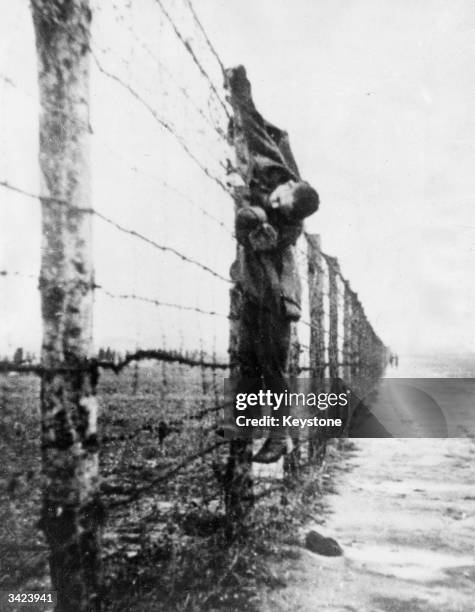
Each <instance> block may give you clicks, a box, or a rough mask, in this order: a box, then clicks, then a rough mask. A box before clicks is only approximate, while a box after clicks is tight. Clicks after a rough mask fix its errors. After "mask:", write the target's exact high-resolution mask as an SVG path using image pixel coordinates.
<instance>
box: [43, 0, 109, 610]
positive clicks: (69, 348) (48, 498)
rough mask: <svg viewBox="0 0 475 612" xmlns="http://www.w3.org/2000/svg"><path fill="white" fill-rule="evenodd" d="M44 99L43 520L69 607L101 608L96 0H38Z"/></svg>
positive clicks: (55, 578) (61, 596) (63, 606)
mask: <svg viewBox="0 0 475 612" xmlns="http://www.w3.org/2000/svg"><path fill="white" fill-rule="evenodd" d="M32 12H33V22H34V28H35V35H36V48H37V55H38V81H39V93H40V102H41V114H40V134H39V137H40V157H39V161H40V170H41V194H42V196H43V197H42V198H41V209H42V232H43V243H42V259H41V278H40V288H41V305H42V317H43V342H42V354H41V360H42V367H43V368H44V371H43V375H42V385H41V411H42V462H43V474H44V490H43V510H42V518H41V525H42V529H43V531H44V532H45V535H46V540H47V542H48V545H49V548H50V557H49V562H50V569H51V580H52V586H53V589H54V590H56V591H57V592H58V603H57V608H56V609H57V610H58V611H60V612H65V611H74V612H91V611H92V610H95V611H97V610H99V609H100V608H101V602H100V588H101V561H100V529H99V525H100V519H101V506H100V502H99V497H98V478H99V468H98V441H97V433H96V428H97V403H96V398H95V384H96V379H97V372H96V371H95V370H94V369H91V367H90V362H89V358H90V351H91V340H92V305H93V284H94V277H93V266H92V240H91V214H90V208H91V186H90V165H89V140H90V133H89V63H90V47H89V39H90V21H91V12H90V8H89V2H88V0H32Z"/></svg>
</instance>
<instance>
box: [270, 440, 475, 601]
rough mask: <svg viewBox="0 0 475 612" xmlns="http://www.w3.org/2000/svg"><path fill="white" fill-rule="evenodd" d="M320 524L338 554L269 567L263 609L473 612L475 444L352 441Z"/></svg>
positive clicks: (304, 556)
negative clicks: (271, 577)
mask: <svg viewBox="0 0 475 612" xmlns="http://www.w3.org/2000/svg"><path fill="white" fill-rule="evenodd" d="M354 442H355V450H354V451H351V452H349V453H348V452H347V453H343V455H342V459H341V460H342V461H343V466H342V468H343V469H341V470H340V469H338V473H337V474H336V478H335V487H336V493H335V494H331V495H328V497H327V502H328V504H329V508H330V512H329V514H328V515H327V516H326V517H325V522H324V525H323V526H322V525H319V524H315V525H312V524H308V525H307V529H310V528H315V529H316V530H317V531H319V532H320V533H323V534H324V535H328V536H331V537H334V538H335V539H336V540H337V541H338V542H339V543H340V545H341V546H342V547H343V549H344V556H343V557H336V558H327V557H322V556H319V555H316V554H313V553H311V552H309V551H307V550H303V551H302V555H301V558H300V559H299V560H297V561H285V562H283V563H282V564H277V566H276V567H275V570H276V572H278V573H280V574H283V575H284V577H285V578H286V580H287V587H285V588H283V589H281V590H278V591H270V592H267V593H265V594H264V595H263V598H262V610H263V612H270V611H271V610H272V611H273V612H277V611H280V612H284V611H285V612H290V611H292V612H297V611H301V612H317V611H318V612H323V611H325V610H327V611H330V612H353V611H354V612H474V610H475V483H474V480H475V478H474V475H475V469H474V461H475V442H474V440H472V439H460V438H459V439H387V440H382V439H365V440H362V439H359V440H354Z"/></svg>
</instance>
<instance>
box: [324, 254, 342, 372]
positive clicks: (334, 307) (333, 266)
mask: <svg viewBox="0 0 475 612" xmlns="http://www.w3.org/2000/svg"><path fill="white" fill-rule="evenodd" d="M326 260H327V264H328V276H329V293H330V300H329V303H330V331H329V345H328V361H329V364H330V366H329V377H330V380H331V381H333V380H335V379H336V378H338V284H337V274H338V272H339V265H338V261H337V260H336V258H335V257H330V256H328V255H327V256H326Z"/></svg>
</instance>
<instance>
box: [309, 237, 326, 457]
mask: <svg viewBox="0 0 475 612" xmlns="http://www.w3.org/2000/svg"><path fill="white" fill-rule="evenodd" d="M307 242H308V270H307V274H308V283H309V308H310V313H309V316H310V325H311V327H310V351H309V352H310V376H311V378H312V383H311V385H312V392H314V393H318V392H320V391H323V390H324V378H325V332H324V326H323V316H324V308H323V267H322V254H321V241H320V236H319V235H318V234H307ZM317 413H318V411H317V412H316V414H317ZM324 439H325V436H323V435H319V429H317V430H316V432H315V433H313V434H312V435H310V436H309V453H308V454H309V457H310V458H315V457H317V456H318V455H319V450H320V448H322V447H323V445H324Z"/></svg>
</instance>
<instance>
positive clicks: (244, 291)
mask: <svg viewBox="0 0 475 612" xmlns="http://www.w3.org/2000/svg"><path fill="white" fill-rule="evenodd" d="M230 89H231V92H232V94H233V96H234V100H236V101H237V103H238V105H239V107H240V114H241V119H242V130H243V136H244V138H245V140H246V144H247V148H248V151H249V155H250V164H251V169H252V172H251V178H250V184H249V189H248V194H247V198H245V199H243V200H242V201H241V203H240V205H239V206H238V209H237V211H236V237H237V240H238V242H239V245H240V246H239V248H238V256H237V259H236V261H235V262H234V264H233V266H232V269H231V276H232V278H233V280H234V281H235V283H236V286H237V288H238V289H239V291H240V293H241V295H242V307H241V313H240V333H239V346H238V361H239V367H240V376H239V382H238V384H237V389H236V392H237V393H250V392H255V391H256V390H259V388H261V387H262V384H264V385H265V387H266V388H267V389H269V390H271V391H273V392H275V393H282V392H284V391H285V390H287V388H288V385H287V381H286V376H285V374H286V369H287V362H288V357H289V351H290V326H291V322H292V321H297V320H298V319H299V318H300V310H301V307H300V301H301V295H300V294H301V289H300V279H299V274H298V269H297V264H296V261H295V253H294V247H295V244H296V241H297V239H298V238H299V236H300V235H301V233H302V230H303V219H304V218H305V217H307V216H309V215H311V214H312V213H314V212H315V211H316V210H317V209H318V206H319V198H318V194H317V192H316V191H315V190H314V189H313V188H312V187H311V186H310V185H309V184H308V183H306V182H304V181H302V180H301V179H300V176H299V171H298V168H297V165H296V163H295V160H294V158H293V155H292V152H291V149H290V146H289V142H288V137H287V134H286V133H285V132H283V131H282V130H279V129H278V128H276V127H275V126H273V125H271V124H270V123H268V122H266V121H265V120H264V119H263V118H262V116H261V115H260V114H259V113H258V112H257V110H256V108H255V106H254V103H253V101H252V97H251V90H250V84H249V81H248V80H247V78H246V74H245V71H244V68H242V67H239V68H237V69H235V70H234V71H233V73H232V77H231V79H230ZM249 416H251V415H249ZM252 416H257V415H252ZM279 416H280V417H283V416H285V415H284V413H283V411H282V410H281V411H280V414H279ZM241 433H242V432H241ZM286 437H287V436H286V434H285V431H284V430H283V429H282V428H280V427H276V428H274V429H273V430H271V431H270V435H269V437H268V438H267V439H266V441H265V443H264V445H263V446H262V448H261V449H260V451H259V452H258V453H257V455H256V456H255V457H254V458H253V460H254V461H258V462H262V463H271V462H274V461H277V460H278V459H279V458H280V457H281V456H282V455H283V454H284V453H285V452H286V451H287V444H286Z"/></svg>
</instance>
